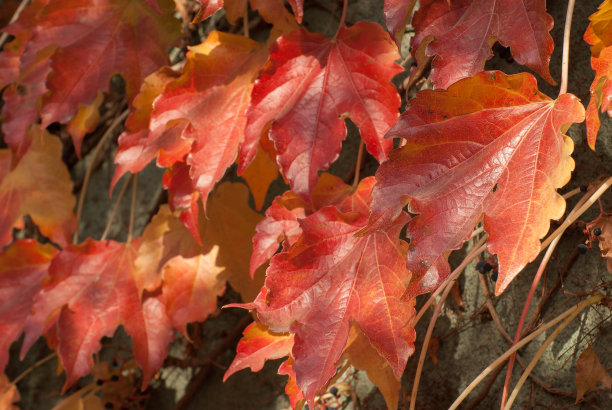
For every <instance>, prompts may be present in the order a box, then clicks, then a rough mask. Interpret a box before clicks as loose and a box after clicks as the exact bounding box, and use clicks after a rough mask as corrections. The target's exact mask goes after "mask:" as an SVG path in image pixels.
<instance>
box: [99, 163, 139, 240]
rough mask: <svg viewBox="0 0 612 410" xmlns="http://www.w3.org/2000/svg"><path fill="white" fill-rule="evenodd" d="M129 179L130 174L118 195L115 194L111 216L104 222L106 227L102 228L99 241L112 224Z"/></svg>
mask: <svg viewBox="0 0 612 410" xmlns="http://www.w3.org/2000/svg"><path fill="white" fill-rule="evenodd" d="M131 180H132V175H131V174H130V175H129V176H128V177H127V178H126V179H125V183H124V184H123V186H122V187H121V191H120V192H119V196H117V200H116V201H115V205H114V206H113V210H112V212H111V216H110V217H109V218H108V222H107V223H106V228H104V232H103V233H102V237H100V240H101V241H103V240H105V239H106V236H107V235H108V232H109V231H110V228H111V226H112V225H113V220H114V219H115V215H116V214H117V210H118V209H119V204H120V203H121V199H122V198H123V195H125V191H126V189H127V187H128V185H130V181H131Z"/></svg>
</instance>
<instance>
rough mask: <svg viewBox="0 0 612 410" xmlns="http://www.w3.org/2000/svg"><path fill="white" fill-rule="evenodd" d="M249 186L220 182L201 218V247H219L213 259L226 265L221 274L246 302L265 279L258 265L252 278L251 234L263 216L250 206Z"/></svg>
mask: <svg viewBox="0 0 612 410" xmlns="http://www.w3.org/2000/svg"><path fill="white" fill-rule="evenodd" d="M248 200H249V190H248V188H247V187H246V185H244V184H240V183H228V182H225V183H222V184H220V185H219V186H217V188H216V189H215V191H214V192H213V194H212V195H211V198H210V201H209V209H208V219H204V218H203V217H202V218H201V222H200V235H201V237H202V238H203V240H204V244H203V246H204V249H212V248H213V247H215V246H217V247H218V254H217V258H216V263H217V264H218V265H219V266H223V267H224V268H225V270H224V274H223V277H224V278H226V279H227V281H228V282H229V283H230V285H231V286H232V288H233V289H234V290H236V291H237V292H238V293H240V295H241V296H242V300H243V301H245V302H248V301H251V300H253V299H255V296H256V295H257V293H258V292H259V290H260V289H261V286H262V285H263V280H264V271H263V269H260V270H259V272H258V273H257V274H256V275H255V278H254V279H251V276H250V275H249V263H250V260H251V253H252V243H251V238H252V237H253V235H254V234H255V226H256V225H257V223H258V222H259V221H260V220H261V219H262V216H261V215H260V214H258V213H257V212H255V211H253V210H252V209H251V208H249V205H248Z"/></svg>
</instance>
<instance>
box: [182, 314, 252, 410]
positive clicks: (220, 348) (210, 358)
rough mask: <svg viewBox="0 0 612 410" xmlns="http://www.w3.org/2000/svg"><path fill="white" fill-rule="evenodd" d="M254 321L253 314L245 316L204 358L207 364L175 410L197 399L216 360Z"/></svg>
mask: <svg viewBox="0 0 612 410" xmlns="http://www.w3.org/2000/svg"><path fill="white" fill-rule="evenodd" d="M252 321H253V317H252V316H251V314H250V313H247V314H245V315H244V316H243V317H242V318H241V319H240V321H239V322H238V323H237V324H236V326H234V328H233V329H232V331H231V332H230V333H229V334H228V335H227V337H226V338H225V339H223V341H221V343H219V344H218V345H217V346H216V347H215V348H214V349H213V350H211V351H210V353H208V354H207V355H206V356H205V357H204V359H203V360H206V363H207V364H206V365H204V366H203V367H202V368H201V369H200V371H199V372H198V374H197V375H196V376H195V377H194V378H193V379H192V380H191V382H190V383H189V386H187V390H186V391H185V395H184V396H183V397H182V398H181V399H180V400H179V402H178V403H176V406H174V410H183V409H185V408H186V407H187V405H188V404H189V402H190V401H191V400H192V399H193V398H194V397H195V395H196V394H197V393H198V391H199V390H200V388H201V387H202V385H203V384H204V382H205V381H206V378H207V377H208V375H209V374H210V371H211V368H212V363H213V362H214V361H215V359H216V358H217V357H218V356H220V355H221V354H223V353H224V352H225V351H226V350H227V349H228V348H229V347H230V346H232V345H233V344H234V343H235V342H236V339H238V338H239V337H240V335H242V331H243V330H244V328H245V327H247V325H248V324H249V323H251V322H252Z"/></svg>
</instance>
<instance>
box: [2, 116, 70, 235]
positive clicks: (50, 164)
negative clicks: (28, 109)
mask: <svg viewBox="0 0 612 410" xmlns="http://www.w3.org/2000/svg"><path fill="white" fill-rule="evenodd" d="M30 137H31V138H32V142H31V144H32V145H31V146H30V148H29V149H28V151H27V152H26V154H25V155H24V156H23V157H22V158H21V159H20V160H19V162H18V163H17V164H16V165H13V169H12V170H10V171H9V172H7V173H6V175H5V176H4V178H2V180H1V181H0V246H4V245H6V244H7V243H9V242H10V241H11V230H12V228H14V227H22V226H23V222H22V217H23V216H24V215H30V217H31V218H32V220H33V221H34V223H36V224H37V225H38V227H39V228H40V231H41V233H42V234H43V235H45V236H47V237H49V238H50V239H51V240H52V241H54V242H55V243H57V244H59V245H61V246H64V245H67V244H68V243H69V242H70V238H71V236H72V233H73V232H74V230H75V228H76V218H75V216H74V212H73V208H74V203H75V198H74V195H73V194H72V180H71V179H70V174H69V173H68V169H67V168H66V166H65V165H64V163H63V162H62V144H61V142H60V141H59V139H57V138H56V137H53V136H51V135H50V134H48V133H47V132H46V131H41V130H40V128H39V127H32V128H30ZM6 158H7V154H6V151H4V152H2V151H0V163H2V164H3V165H1V166H0V176H1V175H2V172H3V171H6Z"/></svg>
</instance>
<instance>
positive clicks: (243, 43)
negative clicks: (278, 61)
mask: <svg viewBox="0 0 612 410" xmlns="http://www.w3.org/2000/svg"><path fill="white" fill-rule="evenodd" d="M266 57H267V51H266V49H265V47H263V46H262V45H261V44H259V43H257V42H255V41H253V40H250V39H248V38H245V37H243V36H238V35H233V34H226V33H221V32H218V31H214V32H212V33H211V34H210V35H209V36H208V38H207V39H206V41H205V42H204V43H202V44H200V45H199V46H194V47H192V48H191V51H190V52H189V54H188V56H187V62H186V65H185V68H184V70H183V74H182V75H181V76H180V77H178V78H177V79H176V80H174V81H167V78H164V79H162V80H156V81H155V84H154V85H153V88H154V91H152V92H150V91H148V89H144V88H143V92H144V93H147V94H149V93H150V94H151V97H152V96H153V95H155V92H156V91H157V90H159V89H160V88H162V87H163V91H162V92H161V94H159V96H157V98H155V100H154V102H153V110H152V111H151V113H150V120H149V124H148V131H147V130H141V131H139V130H136V131H137V132H136V133H134V134H130V133H127V134H124V135H123V136H122V137H121V139H120V140H119V144H120V146H119V150H118V153H117V157H116V159H115V162H116V163H117V164H118V165H119V166H118V168H117V170H116V172H115V175H114V177H113V183H114V182H116V181H117V180H118V178H119V177H120V176H121V175H122V174H123V173H124V172H125V171H127V170H129V171H132V172H137V171H139V170H141V169H142V168H144V166H145V165H146V164H147V163H148V162H149V161H151V159H153V158H154V157H155V156H156V155H158V153H159V155H160V158H159V159H158V164H159V165H161V166H169V165H172V164H174V163H176V162H177V161H180V160H182V157H183V156H184V155H185V154H187V153H188V155H187V157H186V159H185V162H186V163H187V164H188V165H189V167H190V171H189V174H190V177H191V179H192V180H193V186H194V187H195V190H197V191H198V192H199V193H200V195H201V197H202V200H203V203H204V205H206V199H207V198H208V194H209V193H210V191H211V190H212V189H213V187H214V186H215V184H216V183H217V182H218V181H219V180H220V179H221V178H222V177H223V175H224V174H225V171H226V169H227V167H229V166H230V165H232V164H233V162H234V160H235V158H236V155H237V152H238V147H239V146H240V144H241V142H242V141H243V139H244V126H245V124H246V117H245V110H246V106H247V104H248V102H249V98H250V92H251V87H252V83H253V81H254V80H255V78H256V76H257V73H258V72H259V68H260V67H261V66H262V65H263V64H264V62H265V59H266ZM151 97H143V105H144V104H146V102H147V101H151V100H152V98H151ZM139 115H141V116H144V115H142V114H139ZM139 123H140V122H139ZM166 152H171V153H173V154H172V155H168V154H167V153H166ZM143 153H145V155H142V154H143ZM162 156H165V157H162ZM162 158H165V159H162Z"/></svg>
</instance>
